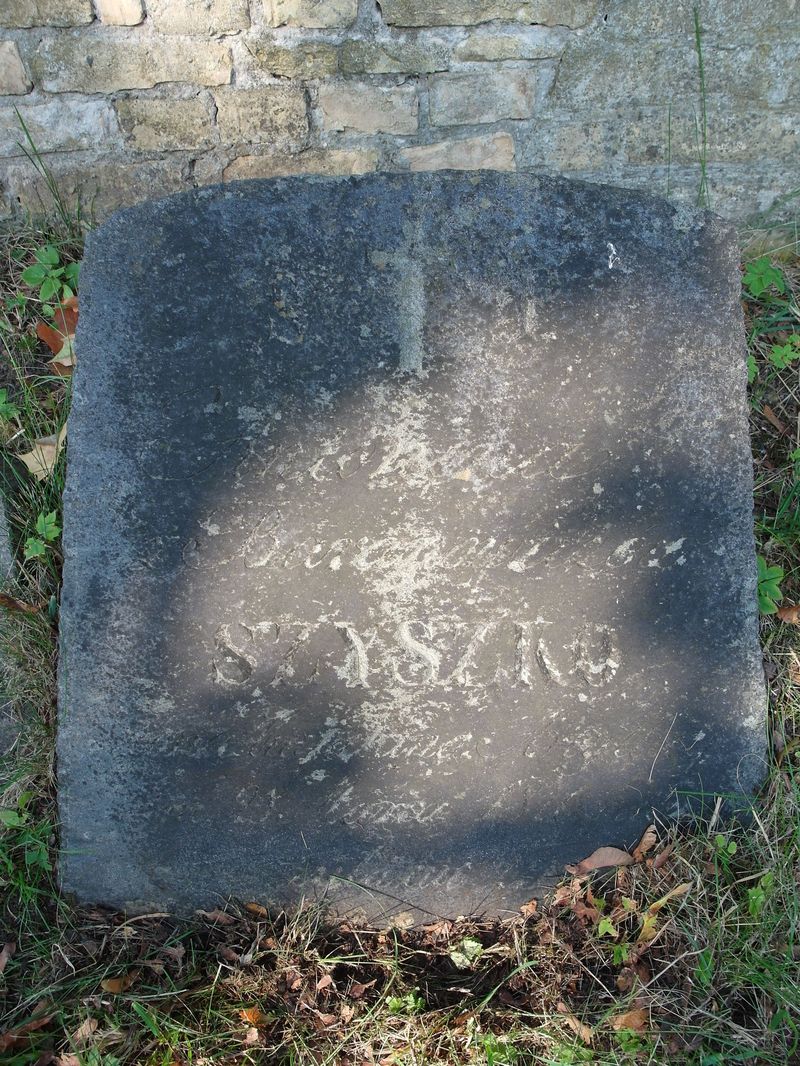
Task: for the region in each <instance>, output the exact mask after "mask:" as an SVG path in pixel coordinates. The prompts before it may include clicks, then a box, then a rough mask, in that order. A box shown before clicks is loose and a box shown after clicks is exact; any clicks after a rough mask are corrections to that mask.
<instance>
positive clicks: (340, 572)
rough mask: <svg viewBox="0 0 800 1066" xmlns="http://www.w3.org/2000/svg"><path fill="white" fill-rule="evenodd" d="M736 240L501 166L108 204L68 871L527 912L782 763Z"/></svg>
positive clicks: (67, 689)
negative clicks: (759, 579) (544, 894)
mask: <svg viewBox="0 0 800 1066" xmlns="http://www.w3.org/2000/svg"><path fill="white" fill-rule="evenodd" d="M737 264H738V259H737V248H736V242H735V239H734V234H733V232H732V230H730V229H729V228H727V227H726V225H725V224H723V223H722V222H721V221H720V220H719V219H717V218H715V217H713V216H711V215H707V214H702V213H693V212H691V211H687V210H685V209H682V208H678V207H676V206H674V205H671V204H669V203H667V202H665V201H661V200H658V199H655V198H651V197H649V196H646V195H642V194H638V193H633V192H628V191H623V190H619V189H612V188H604V187H600V186H594V185H585V184H581V183H576V182H569V181H564V180H555V179H551V178H544V177H536V176H532V175H528V174H507V173H480V174H478V173H476V174H470V173H436V174H426V175H409V174H403V175H368V176H364V177H358V178H348V179H341V180H339V179H312V178H290V179H286V180H279V181H262V182H246V183H242V184H239V185H232V186H227V187H219V188H211V189H204V190H199V191H192V192H187V193H185V194H181V195H178V196H176V197H173V198H170V199H167V200H162V201H159V202H155V203H149V204H144V205H141V206H138V207H135V208H132V209H130V210H126V211H122V212H119V213H118V214H116V215H115V216H113V218H112V219H111V220H110V221H108V222H107V223H106V224H105V225H104V226H102V227H101V228H100V229H99V230H97V231H95V232H93V233H92V234H91V236H90V239H89V246H88V252H87V258H86V262H85V267H84V273H83V288H82V292H81V300H82V313H81V323H80V329H79V333H78V338H77V347H78V352H79V367H78V370H77V373H76V375H75V381H74V403H73V411H72V414H71V416H70V437H69V473H68V483H67V492H66V498H65V512H64V538H65V539H64V544H65V559H66V561H65V573H64V590H63V603H62V615H61V674H60V725H59V738H58V769H59V785H60V804H61V817H62V858H61V877H62V881H63V885H64V888H65V889H66V890H67V891H69V892H73V893H74V894H75V895H76V896H77V897H78V898H79V899H82V900H86V901H89V900H91V901H94V902H98V901H99V902H102V903H106V904H113V905H119V906H125V907H128V908H131V909H140V908H152V907H157V908H159V909H161V908H177V909H181V908H188V907H193V906H209V905H213V903H214V902H215V901H218V900H219V899H220V898H221V897H224V896H226V895H227V894H229V893H232V894H234V895H236V896H238V897H240V898H246V899H256V900H260V901H262V902H265V903H270V904H275V905H277V904H291V903H296V902H297V901H298V900H300V899H301V898H303V897H305V898H306V899H308V898H311V897H316V896H326V897H327V898H328V899H329V900H330V902H331V905H332V906H333V907H334V908H336V909H338V910H339V912H341V913H348V912H355V913H360V914H367V915H369V916H370V917H371V918H372V919H373V920H385V919H386V918H388V917H390V916H392V915H395V914H396V913H398V912H409V913H410V914H411V915H412V916H413V917H414V919H415V920H424V919H427V918H429V917H430V916H431V915H444V916H451V915H457V914H465V913H476V912H484V913H494V914H502V913H507V912H508V911H513V910H515V909H516V908H518V907H519V906H520V904H522V903H523V902H524V901H526V900H527V899H529V898H530V897H531V896H532V895H534V894H536V893H537V892H541V891H542V889H543V887H546V886H547V885H549V884H552V882H553V879H554V878H557V877H558V876H559V874H560V873H561V872H562V871H563V866H564V863H565V862H570V861H576V860H579V859H581V858H582V857H583V856H585V855H586V854H588V853H589V852H591V851H592V850H593V849H594V848H595V847H597V846H599V845H604V844H617V845H631V844H632V843H633V842H634V841H635V840H636V838H637V837H638V835H639V833H640V832H641V830H642V829H643V827H644V826H645V825H646V824H647V822H648V820H649V819H650V818H651V817H652V812H653V810H655V811H656V812H658V813H659V814H660V815H661V816H662V817H664V818H672V817H675V816H681V815H683V814H685V813H687V812H689V811H690V810H692V809H693V808H697V807H698V806H699V807H702V806H703V804H704V803H705V804H708V805H711V804H713V799H714V796H715V795H716V794H725V795H731V796H736V795H739V796H745V797H746V794H747V792H748V791H749V790H751V789H752V787H753V786H754V784H755V783H756V782H757V781H758V780H759V778H760V775H761V774H762V769H763V765H764V758H763V756H764V751H765V741H764V708H765V698H764V690H763V678H762V673H761V666H760V652H759V645H758V640H757V617H756V608H755V603H756V594H755V592H756V590H755V566H754V547H753V533H752V518H751V512H752V497H751V490H752V484H751V466H750V452H749V442H748V432H747V418H746V402H745V363H744V354H745V353H744V341H743V330H742V321H741V311H740V307H739V271H738V265H737Z"/></svg>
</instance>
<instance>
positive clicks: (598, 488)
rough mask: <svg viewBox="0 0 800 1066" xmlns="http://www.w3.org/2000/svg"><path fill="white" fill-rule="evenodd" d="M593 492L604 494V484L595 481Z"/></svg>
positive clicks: (599, 494) (598, 494) (597, 494)
mask: <svg viewBox="0 0 800 1066" xmlns="http://www.w3.org/2000/svg"><path fill="white" fill-rule="evenodd" d="M592 492H593V493H594V494H595V496H602V495H603V486H602V485H601V484H600V482H599V481H595V483H594V485H592Z"/></svg>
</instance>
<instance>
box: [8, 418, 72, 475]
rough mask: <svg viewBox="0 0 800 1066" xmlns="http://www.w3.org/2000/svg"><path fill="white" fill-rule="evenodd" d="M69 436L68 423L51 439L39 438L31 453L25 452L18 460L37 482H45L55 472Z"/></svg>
mask: <svg viewBox="0 0 800 1066" xmlns="http://www.w3.org/2000/svg"><path fill="white" fill-rule="evenodd" d="M66 436H67V426H66V423H65V424H64V425H63V426H62V427H61V429H60V430H59V431H58V433H54V434H53V435H52V436H50V437H39V438H38V439H37V440H35V441H34V442H33V448H32V449H31V451H29V452H23V453H22V454H20V455H18V456H17V458H18V459H19V460H20V462H22V463H24V464H25V466H27V468H28V470H29V471H30V472H31V474H33V476H34V477H35V478H36V480H37V481H44V479H45V478H46V477H49V476H50V474H51V473H52V472H53V469H54V467H55V465H56V462H57V461H58V456H59V453H60V452H61V449H62V448H63V447H64V441H65V440H66Z"/></svg>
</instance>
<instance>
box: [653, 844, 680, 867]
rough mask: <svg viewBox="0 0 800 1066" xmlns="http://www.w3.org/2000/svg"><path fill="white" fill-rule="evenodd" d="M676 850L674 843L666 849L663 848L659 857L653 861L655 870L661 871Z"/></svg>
mask: <svg viewBox="0 0 800 1066" xmlns="http://www.w3.org/2000/svg"><path fill="white" fill-rule="evenodd" d="M674 850H675V844H674V842H672V841H671V842H670V843H669V844H667V846H666V847H665V848H662V849H661V851H659V853H658V855H656V857H655V858H654V859H653V869H654V870H660V869H661V867H662V866H663V865H664V863H665V862H666V861H667V859H668V858H669V857H670V855H671V854H672V853H673V851H674Z"/></svg>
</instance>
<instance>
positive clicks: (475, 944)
mask: <svg viewBox="0 0 800 1066" xmlns="http://www.w3.org/2000/svg"><path fill="white" fill-rule="evenodd" d="M482 954H483V944H481V942H480V940H474V939H473V938H472V937H469V936H468V937H465V938H464V939H463V940H462V941H461V943H460V944H458V945H457V946H456V947H454V948H452V949H451V951H450V952H449V955H450V960H451V962H452V963H453V965H454V966H456V967H458V969H459V970H469V969H471V968H472V966H473V964H474V963H476V962H477V961H478V959H479V958H480V957H481V955H482Z"/></svg>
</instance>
